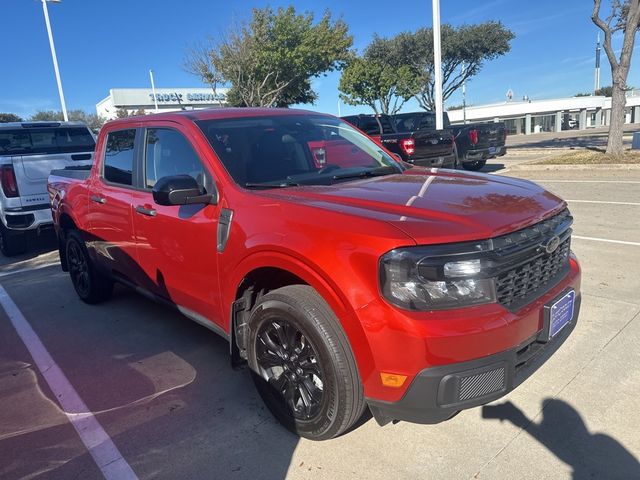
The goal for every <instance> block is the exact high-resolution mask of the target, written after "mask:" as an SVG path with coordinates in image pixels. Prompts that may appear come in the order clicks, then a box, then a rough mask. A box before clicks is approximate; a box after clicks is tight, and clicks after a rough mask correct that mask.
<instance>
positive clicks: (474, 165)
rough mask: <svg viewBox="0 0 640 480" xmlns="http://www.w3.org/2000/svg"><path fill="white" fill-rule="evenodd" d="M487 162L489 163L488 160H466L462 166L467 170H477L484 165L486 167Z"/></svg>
mask: <svg viewBox="0 0 640 480" xmlns="http://www.w3.org/2000/svg"><path fill="white" fill-rule="evenodd" d="M486 164H487V161H486V160H475V161H473V162H464V163H463V164H462V166H463V167H464V168H465V170H470V171H472V172H477V171H478V170H480V169H481V168H482V167H484V166H485V165H486Z"/></svg>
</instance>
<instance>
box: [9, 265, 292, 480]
mask: <svg viewBox="0 0 640 480" xmlns="http://www.w3.org/2000/svg"><path fill="white" fill-rule="evenodd" d="M18 277H21V276H12V277H8V280H6V281H5V282H3V286H4V287H5V288H6V289H7V291H8V292H9V293H10V295H11V297H12V298H13V300H14V301H15V302H16V303H17V304H18V305H19V306H20V308H21V309H22V311H23V313H24V315H25V316H26V317H27V318H28V320H29V322H30V323H31V324H32V326H33V328H34V329H35V330H36V331H37V332H38V336H39V337H40V338H41V340H42V341H43V342H44V343H45V345H46V347H47V349H48V350H49V352H50V353H51V355H52V356H53V358H54V359H55V361H56V363H57V364H58V365H59V366H60V368H61V369H62V371H63V372H64V373H65V374H66V376H67V378H68V379H69V381H70V382H71V384H72V385H73V386H74V388H76V390H77V391H78V392H79V393H80V395H81V397H82V399H83V401H84V402H85V403H86V405H87V407H88V408H89V410H90V411H92V412H93V414H94V415H95V416H96V418H97V419H98V421H99V422H100V423H101V424H102V426H103V427H104V429H105V430H106V431H107V433H108V434H109V436H110V437H111V438H112V439H113V441H114V442H115V444H116V446H117V447H118V449H119V450H120V452H121V453H122V454H123V456H124V457H125V459H126V461H127V462H128V463H129V464H130V465H131V467H132V468H133V470H134V471H135V472H136V474H137V475H138V477H139V478H141V479H142V478H171V479H181V478H185V479H187V478H189V479H191V478H236V479H245V478H246V479H249V478H250V479H269V480H270V479H284V478H285V477H286V476H287V472H288V470H289V467H290V463H291V457H292V455H293V452H294V451H295V448H296V446H297V444H298V441H299V438H298V437H296V436H295V435H293V434H291V433H290V432H288V431H287V430H285V429H284V428H283V427H282V426H281V425H280V424H278V422H277V421H276V420H275V419H274V417H273V416H272V415H271V413H270V412H269V411H268V410H267V409H266V407H265V406H264V403H263V402H262V400H261V399H260V398H259V396H258V395H257V392H256V391H255V389H254V386H253V385H252V382H251V379H250V375H249V374H248V371H246V370H245V371H234V370H233V369H232V368H231V366H230V361H229V345H228V343H227V342H226V341H225V340H224V339H222V338H220V337H218V336H217V335H216V334H214V333H212V332H210V331H209V330H207V329H205V328H203V327H201V326H200V325H198V324H196V323H194V322H191V321H190V320H188V319H187V318H185V317H183V316H182V315H180V314H178V313H176V312H173V311H172V310H170V309H167V308H166V307H165V306H163V305H160V304H157V303H155V302H152V301H150V300H148V299H146V298H144V297H142V296H140V295H138V294H137V293H135V292H132V291H131V290H129V289H128V288H124V287H118V288H117V290H116V293H115V295H114V297H113V298H112V299H111V300H110V301H109V302H106V303H105V304H104V305H96V306H92V305H86V304H84V303H82V302H80V301H79V300H78V299H77V298H76V296H75V292H74V291H73V287H72V286H71V282H70V281H69V279H68V278H67V275H66V274H63V273H62V272H57V271H56V272H53V271H47V272H42V273H38V274H35V273H34V274H31V276H30V277H28V282H25V279H24V278H18ZM34 291H37V292H39V295H40V298H39V301H38V302H33V301H32V299H33V292H34ZM107 305H108V306H107ZM3 317H4V315H3V314H2V313H1V311H0V321H2V325H1V326H0V351H2V352H3V358H2V359H0V360H3V361H2V362H0V367H1V366H2V365H3V364H7V365H9V367H6V368H5V370H6V369H7V368H8V369H9V372H8V373H7V374H6V375H4V376H2V375H0V405H6V404H5V402H10V403H11V404H12V408H11V409H10V411H11V412H7V414H8V413H11V418H12V422H11V423H10V424H7V425H3V427H5V428H0V432H2V433H3V435H2V437H0V478H3V479H5V478H6V479H18V478H34V477H38V476H42V478H44V477H46V478H51V479H69V478H88V479H92V478H100V474H99V472H98V471H97V470H96V469H95V466H93V465H92V460H91V457H90V455H89V453H88V452H87V450H86V449H85V448H83V447H82V445H81V444H80V443H79V439H78V438H77V435H76V434H75V432H74V431H73V429H72V428H71V426H70V425H69V423H68V422H67V420H66V416H65V412H63V411H62V410H61V409H60V407H59V405H57V402H55V401H54V397H53V396H52V394H51V392H50V391H49V389H48V386H47V385H46V382H45V381H44V379H42V378H41V377H40V376H39V374H38V375H31V376H27V373H29V374H31V373H32V371H33V370H34V367H31V368H30V369H27V368H21V369H18V367H14V366H11V365H14V364H15V365H18V363H16V362H19V361H22V362H23V363H30V357H29V356H28V354H27V355H25V354H24V353H25V352H24V348H23V347H22V345H21V344H20V342H19V340H18V339H17V338H16V337H15V333H13V334H12V335H9V334H10V333H12V332H11V328H10V326H9V325H7V323H8V322H5V321H4V319H3ZM4 331H6V332H7V335H6V336H3V335H2V333H3V332H4ZM3 337H4V338H3ZM8 362H11V363H10V364H9V363H8ZM1 372H2V370H1V369H0V373H1ZM14 374H15V375H16V376H14ZM20 379H22V380H21V383H19V384H18V383H17V382H18V380H20ZM17 387H20V388H21V389H22V390H21V391H24V392H23V393H24V395H23V397H24V398H27V399H29V400H28V401H27V400H23V401H15V400H16V398H15V397H14V395H15V391H16V388H17ZM45 407H46V408H45ZM67 413H82V412H67ZM2 418H3V415H2V414H0V419H2Z"/></svg>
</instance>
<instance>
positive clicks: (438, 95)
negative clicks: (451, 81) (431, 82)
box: [433, 0, 444, 130]
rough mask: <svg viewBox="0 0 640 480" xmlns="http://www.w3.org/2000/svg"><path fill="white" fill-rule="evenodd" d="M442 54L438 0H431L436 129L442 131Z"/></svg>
mask: <svg viewBox="0 0 640 480" xmlns="http://www.w3.org/2000/svg"><path fill="white" fill-rule="evenodd" d="M441 57H442V52H441V48H440V0H433V67H434V72H435V77H436V78H435V92H434V93H435V102H436V129H437V130H442V128H443V125H444V123H443V121H442V115H443V112H442V60H441Z"/></svg>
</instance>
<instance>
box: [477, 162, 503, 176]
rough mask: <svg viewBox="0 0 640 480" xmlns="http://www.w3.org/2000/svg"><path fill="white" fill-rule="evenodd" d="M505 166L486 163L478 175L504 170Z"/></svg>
mask: <svg viewBox="0 0 640 480" xmlns="http://www.w3.org/2000/svg"><path fill="white" fill-rule="evenodd" d="M490 161H491V160H488V162H490ZM504 168H505V165H504V163H487V164H486V165H485V166H484V167H482V169H481V170H480V173H490V172H497V171H499V170H504Z"/></svg>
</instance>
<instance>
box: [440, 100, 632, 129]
mask: <svg viewBox="0 0 640 480" xmlns="http://www.w3.org/2000/svg"><path fill="white" fill-rule="evenodd" d="M448 114H449V120H450V121H451V123H463V122H464V121H465V118H466V121H467V122H504V123H505V125H506V126H507V131H508V133H509V135H520V134H525V135H529V134H532V133H540V132H559V131H561V130H566V129H568V128H577V129H580V130H585V129H587V128H594V127H603V126H607V125H609V124H610V123H611V98H610V97H597V96H584V97H570V98H556V99H551V100H523V101H508V102H502V103H496V104H491V105H477V106H471V107H467V108H466V109H465V111H463V110H462V109H459V110H450V111H449V112H448ZM625 123H640V90H631V91H629V92H627V103H626V108H625Z"/></svg>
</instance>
